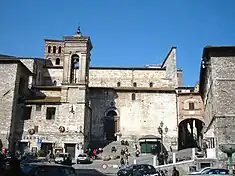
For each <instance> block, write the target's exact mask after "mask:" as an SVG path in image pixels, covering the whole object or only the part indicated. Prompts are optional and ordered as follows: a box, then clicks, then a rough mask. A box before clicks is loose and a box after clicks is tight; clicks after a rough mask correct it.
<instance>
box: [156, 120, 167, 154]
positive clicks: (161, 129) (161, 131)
mask: <svg viewBox="0 0 235 176" xmlns="http://www.w3.org/2000/svg"><path fill="white" fill-rule="evenodd" d="M163 127H164V123H163V121H161V123H160V125H159V127H158V133H159V134H160V135H161V152H160V155H161V156H163V158H165V152H163V134H166V133H167V132H168V128H167V126H166V127H165V128H163Z"/></svg>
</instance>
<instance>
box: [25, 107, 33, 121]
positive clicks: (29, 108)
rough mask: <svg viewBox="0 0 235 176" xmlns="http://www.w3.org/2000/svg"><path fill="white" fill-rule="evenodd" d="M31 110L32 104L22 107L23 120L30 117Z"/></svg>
mask: <svg viewBox="0 0 235 176" xmlns="http://www.w3.org/2000/svg"><path fill="white" fill-rule="evenodd" d="M31 112H32V106H26V107H25V108H24V113H23V114H24V116H23V119H24V120H29V119H30V118H31Z"/></svg>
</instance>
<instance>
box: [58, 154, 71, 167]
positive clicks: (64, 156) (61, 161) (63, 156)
mask: <svg viewBox="0 0 235 176" xmlns="http://www.w3.org/2000/svg"><path fill="white" fill-rule="evenodd" d="M66 159H68V161H69V162H68V163H66V165H72V160H73V159H72V157H71V155H70V154H69V153H60V154H57V155H56V156H55V163H58V164H65V161H66Z"/></svg>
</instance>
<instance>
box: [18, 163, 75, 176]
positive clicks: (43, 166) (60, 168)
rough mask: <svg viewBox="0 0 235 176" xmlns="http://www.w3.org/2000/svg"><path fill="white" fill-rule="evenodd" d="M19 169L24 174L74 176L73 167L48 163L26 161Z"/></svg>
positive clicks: (31, 175) (30, 175)
mask: <svg viewBox="0 0 235 176" xmlns="http://www.w3.org/2000/svg"><path fill="white" fill-rule="evenodd" d="M21 170H22V172H23V173H24V175H25V176H52V175H58V176H76V172H75V169H74V168H73V167H71V166H64V165H59V164H50V163H26V164H23V165H21Z"/></svg>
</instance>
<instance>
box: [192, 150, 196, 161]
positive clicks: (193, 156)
mask: <svg viewBox="0 0 235 176" xmlns="http://www.w3.org/2000/svg"><path fill="white" fill-rule="evenodd" d="M195 153H196V149H195V148H192V160H194V159H195V156H196V155H195Z"/></svg>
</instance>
